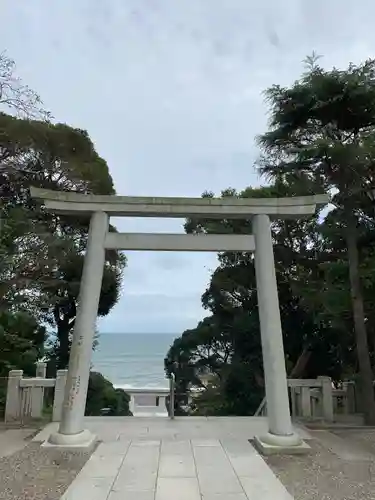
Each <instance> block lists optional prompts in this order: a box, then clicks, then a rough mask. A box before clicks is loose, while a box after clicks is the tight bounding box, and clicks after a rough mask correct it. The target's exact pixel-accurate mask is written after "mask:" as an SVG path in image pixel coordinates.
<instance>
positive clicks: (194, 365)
mask: <svg viewBox="0 0 375 500" xmlns="http://www.w3.org/2000/svg"><path fill="white" fill-rule="evenodd" d="M318 187H319V184H318V185H317V184H316V183H315V182H312V181H310V180H309V179H308V178H304V177H301V178H300V179H296V178H295V176H292V175H289V176H284V178H283V179H276V180H275V181H274V182H273V183H272V184H271V185H270V186H267V187H261V188H247V189H245V190H244V191H243V192H241V193H236V192H235V191H234V190H232V189H227V190H225V191H223V192H222V193H221V194H222V196H241V197H257V198H260V197H280V196H296V195H297V196H298V195H304V194H311V193H313V192H316V190H317V188H318ZM204 196H213V194H212V193H207V192H206V193H204ZM185 229H186V230H187V231H188V232H193V233H196V232H205V233H239V234H246V233H248V234H250V233H251V232H252V229H251V220H245V221H238V220H234V221H231V220H224V221H212V220H188V221H187V222H186V225H185ZM271 229H272V237H273V243H274V253H275V265H276V276H277V282H278V289H279V302H280V309H281V319H282V327H283V335H284V346H285V354H286V364H287V371H288V373H289V374H291V375H292V376H293V377H308V378H315V377H317V376H319V375H328V376H331V377H332V378H333V379H334V380H337V381H339V380H341V379H342V377H343V376H344V374H345V373H346V372H349V371H350V370H349V369H348V367H349V365H350V364H351V363H352V357H351V355H350V352H351V351H350V347H351V341H352V338H351V336H350V335H344V325H342V324H341V323H339V322H337V323H336V324H334V323H333V322H332V318H330V317H329V316H328V315H327V313H326V311H325V310H324V309H323V306H322V304H319V307H317V305H318V304H317V301H316V299H314V297H315V295H313V294H312V293H311V289H313V290H314V289H316V288H317V286H318V284H320V286H321V279H322V276H324V273H326V272H328V270H327V269H326V268H325V267H324V266H325V265H326V263H327V262H328V263H329V262H330V260H329V259H331V260H332V259H333V258H334V257H333V256H332V251H331V252H329V251H328V250H326V248H325V246H324V245H325V244H327V245H328V237H326V238H327V239H325V236H324V234H323V226H322V223H321V222H320V212H319V211H318V212H317V213H316V214H315V215H314V216H313V217H311V218H308V219H302V220H287V221H284V220H275V221H273V222H272V227H271ZM327 231H328V229H326V232H327ZM330 250H332V246H331V247H330ZM323 281H324V280H323ZM335 291H336V290H334V289H333V288H330V292H331V293H335ZM313 299H314V300H313ZM202 304H203V307H205V308H206V309H207V310H208V311H209V312H210V313H211V315H212V316H210V317H208V318H206V319H205V320H204V321H203V322H201V323H200V324H199V325H198V326H197V328H196V329H193V330H188V331H186V332H185V333H184V334H183V335H182V337H181V338H179V339H176V341H175V343H174V345H173V346H172V348H171V349H170V351H169V353H168V355H167V358H166V369H167V373H170V372H171V371H173V372H174V373H175V375H176V383H177V386H178V388H179V387H181V390H182V391H184V390H185V391H186V387H187V386H188V385H189V384H191V385H199V382H197V378H199V377H197V374H199V373H200V371H199V370H202V367H204V370H205V371H208V372H209V373H212V374H214V375H215V384H214V386H212V385H211V386H210V387H209V388H208V389H207V391H205V392H203V393H201V396H200V397H199V398H197V399H196V400H195V401H194V403H195V409H196V411H202V412H204V413H205V414H206V413H207V412H208V411H210V412H214V413H215V414H225V413H226V414H242V415H249V414H253V412H254V411H255V409H256V408H257V406H258V404H259V402H260V399H261V397H262V395H263V393H264V380H263V363H262V352H261V342H260V326H259V317H258V309H257V289H256V278H255V269H254V261H253V257H252V255H250V254H248V253H221V254H219V266H218V268H217V269H216V270H215V271H214V273H213V274H212V277H211V280H210V284H209V286H208V288H207V290H206V291H205V292H204V294H203V296H202ZM207 326H209V327H210V336H207V334H205V330H204V329H205V328H207ZM345 326H346V325H345ZM214 338H215V339H217V340H219V339H220V340H221V339H225V342H226V344H225V349H226V351H227V352H229V353H230V354H229V356H227V358H226V359H225V363H221V364H219V363H217V358H218V356H217V354H215V356H212V354H211V352H212V345H215V344H214V343H213V339H214ZM344 339H345V342H344V341H343V340H344ZM225 349H224V348H223V347H220V348H219V354H222V353H224V352H226V351H225ZM202 353H203V354H202ZM207 354H209V355H207ZM178 390H179V389H178Z"/></svg>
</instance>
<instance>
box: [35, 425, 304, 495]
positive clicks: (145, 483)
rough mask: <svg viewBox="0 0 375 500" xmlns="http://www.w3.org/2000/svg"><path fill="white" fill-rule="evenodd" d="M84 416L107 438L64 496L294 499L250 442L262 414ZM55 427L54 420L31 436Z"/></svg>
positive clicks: (264, 428)
mask: <svg viewBox="0 0 375 500" xmlns="http://www.w3.org/2000/svg"><path fill="white" fill-rule="evenodd" d="M85 420H86V421H85V427H86V428H88V429H90V430H91V431H92V432H95V433H96V434H97V435H98V436H99V439H101V440H102V441H103V442H102V444H100V445H99V447H98V448H97V450H96V451H95V453H94V454H93V455H92V456H91V458H90V460H89V461H88V462H87V463H86V465H85V467H84V468H83V469H82V471H81V472H80V473H79V475H78V476H77V478H76V479H75V480H74V481H73V483H72V484H71V486H70V487H69V489H68V490H67V491H66V493H65V494H64V496H63V497H62V498H63V500H82V499H83V498H90V500H260V499H261V500H292V499H293V497H292V496H291V495H290V494H289V493H288V492H287V491H286V489H285V487H284V486H283V485H282V483H281V482H280V481H279V479H277V478H276V476H275V475H274V473H273V472H272V470H271V468H270V467H269V466H268V465H267V464H266V462H265V461H264V460H263V458H262V457H261V456H260V455H259V454H258V453H257V452H256V450H255V449H254V448H253V446H252V445H251V444H250V443H249V439H251V438H253V437H254V435H259V434H262V433H265V432H266V431H267V419H266V418H264V417H178V418H176V419H175V420H173V421H171V420H169V419H162V418H137V417H129V418H126V417H103V418H98V417H89V418H86V419H85ZM56 428H57V425H56V424H50V425H49V426H47V427H46V428H45V429H44V430H43V432H42V433H40V434H39V435H37V436H36V437H35V438H34V440H36V441H42V440H44V439H46V438H47V437H48V435H49V434H50V433H51V432H53V431H54V430H56ZM297 431H298V432H299V433H300V434H301V436H302V437H303V438H308V437H309V435H308V434H306V432H305V431H304V430H303V429H297Z"/></svg>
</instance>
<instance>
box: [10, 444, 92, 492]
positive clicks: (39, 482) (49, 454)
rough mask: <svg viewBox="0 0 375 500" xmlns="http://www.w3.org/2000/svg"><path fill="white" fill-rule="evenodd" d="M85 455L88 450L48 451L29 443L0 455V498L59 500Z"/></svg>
mask: <svg viewBox="0 0 375 500" xmlns="http://www.w3.org/2000/svg"><path fill="white" fill-rule="evenodd" d="M88 458H89V455H88V454H87V453H82V452H68V451H59V450H56V449H54V450H52V449H49V450H47V449H42V448H41V447H40V443H36V442H31V443H29V444H28V445H27V446H25V447H24V448H23V449H22V450H19V451H17V452H16V453H14V454H12V455H9V456H7V457H3V458H0V499H1V500H60V498H61V495H62V494H63V493H64V491H65V490H66V489H67V487H68V486H69V485H70V483H71V482H72V481H73V479H74V478H75V477H76V475H77V473H78V472H79V471H80V469H81V468H82V467H83V465H84V464H85V463H86V461H87V459H88ZM83 498H90V497H87V496H86V495H84V496H81V498H80V499H79V500H82V499H83ZM90 500H94V499H93V498H90Z"/></svg>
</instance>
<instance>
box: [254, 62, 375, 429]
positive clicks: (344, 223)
mask: <svg viewBox="0 0 375 500" xmlns="http://www.w3.org/2000/svg"><path fill="white" fill-rule="evenodd" d="M308 63H309V64H308V68H307V71H306V72H305V73H304V74H303V75H302V77H301V78H300V79H299V80H298V81H296V82H295V83H294V84H293V85H292V86H291V87H289V88H286V87H281V86H279V85H274V86H272V87H271V88H270V89H268V90H267V92H266V96H267V98H268V102H269V104H270V108H271V119H270V130H269V131H268V132H266V133H265V134H263V135H262V136H261V137H260V138H259V143H260V145H261V147H262V148H263V152H264V155H263V157H262V158H261V159H260V162H259V163H260V165H259V166H260V170H261V172H262V173H264V174H267V175H268V176H269V177H271V178H273V179H280V178H283V176H285V175H286V174H288V175H294V176H295V178H296V179H299V178H300V177H301V176H304V177H305V178H309V179H312V180H314V181H315V182H320V183H321V185H322V187H323V188H324V189H325V190H327V191H328V192H330V193H331V194H332V203H333V204H334V205H335V210H334V213H333V216H334V217H335V220H336V223H337V224H338V228H339V231H338V232H339V236H340V237H341V239H342V240H344V241H345V243H346V245H345V246H346V256H345V255H341V256H340V257H341V258H340V260H339V261H338V262H337V263H336V264H333V262H332V261H331V262H330V264H329V265H328V269H329V271H328V276H329V282H328V287H327V289H328V291H329V292H334V294H333V295H331V294H330V299H329V300H328V301H327V307H323V309H326V310H325V312H326V313H328V314H326V315H328V316H329V315H331V314H332V313H333V314H334V315H335V316H336V317H337V316H338V314H337V313H338V311H339V309H340V308H341V309H342V310H343V313H344V315H343V318H342V319H343V320H344V321H345V320H346V319H351V320H352V323H353V327H354V333H355V340H356V350H357V356H358V366H359V372H360V376H361V383H362V386H363V398H364V399H363V407H364V408H365V418H366V422H367V423H369V424H375V401H374V392H373V384H372V380H373V377H374V374H373V369H372V366H371V354H370V347H369V342H368V332H367V323H368V321H367V318H366V311H365V306H366V300H365V297H364V295H365V293H366V292H364V290H363V283H362V280H361V278H362V276H361V274H362V272H361V271H362V270H361V267H360V261H361V257H362V256H361V248H360V247H359V242H360V241H359V240H360V236H361V234H360V233H361V231H363V226H364V225H365V224H366V223H365V222H364V221H366V222H367V221H368V219H370V225H371V229H372V230H373V229H374V220H373V207H371V203H370V198H369V196H368V195H369V194H371V193H372V190H373V188H374V175H375V161H374V158H375V60H367V61H365V62H364V63H362V64H360V65H357V66H356V65H354V64H350V65H349V67H348V68H347V69H345V70H338V69H336V68H333V69H332V70H330V71H326V70H324V69H323V68H322V67H320V66H319V65H318V64H317V61H316V59H315V58H312V59H310V60H309V61H308ZM369 211H370V217H368V212H369ZM330 229H331V230H332V226H331V228H330ZM331 236H332V234H331ZM326 241H327V240H326ZM340 246H341V248H342V245H340ZM345 257H346V259H347V261H348V266H347V272H348V276H349V283H350V284H349V288H348V289H349V291H350V299H349V300H350V301H351V309H349V307H348V300H347V298H348V296H347V294H346V293H345V289H344V290H341V292H342V293H341V294H340V290H339V289H338V288H337V286H336V284H337V283H338V282H339V279H340V278H339V276H340V274H341V273H343V272H344V270H345V264H344V259H345ZM326 269H327V267H326ZM324 295H325V296H326V297H327V293H325V294H324ZM339 295H341V298H340V297H339ZM332 297H333V300H332ZM340 299H341V300H340ZM327 308H328V310H327ZM350 313H351V318H348V317H349V316H350Z"/></svg>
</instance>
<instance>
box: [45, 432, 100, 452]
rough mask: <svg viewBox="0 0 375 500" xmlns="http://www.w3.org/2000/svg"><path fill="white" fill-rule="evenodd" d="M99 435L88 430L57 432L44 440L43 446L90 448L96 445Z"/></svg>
mask: <svg viewBox="0 0 375 500" xmlns="http://www.w3.org/2000/svg"><path fill="white" fill-rule="evenodd" d="M96 441H97V437H96V436H95V435H94V434H92V433H91V432H90V431H88V430H84V431H81V432H79V433H78V434H60V432H55V433H53V434H51V435H50V437H49V438H48V439H47V440H46V441H44V443H43V444H42V446H43V447H48V448H49V447H55V448H84V449H85V450H88V449H90V448H93V447H94V446H95V443H96Z"/></svg>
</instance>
